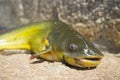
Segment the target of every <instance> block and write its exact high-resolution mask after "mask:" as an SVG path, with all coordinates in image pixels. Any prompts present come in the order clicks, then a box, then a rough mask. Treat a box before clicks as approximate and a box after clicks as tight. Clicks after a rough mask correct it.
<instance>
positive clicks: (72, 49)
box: [69, 44, 77, 51]
mask: <svg viewBox="0 0 120 80" xmlns="http://www.w3.org/2000/svg"><path fill="white" fill-rule="evenodd" d="M76 49H77V45H75V44H70V46H69V50H71V51H74V50H76Z"/></svg>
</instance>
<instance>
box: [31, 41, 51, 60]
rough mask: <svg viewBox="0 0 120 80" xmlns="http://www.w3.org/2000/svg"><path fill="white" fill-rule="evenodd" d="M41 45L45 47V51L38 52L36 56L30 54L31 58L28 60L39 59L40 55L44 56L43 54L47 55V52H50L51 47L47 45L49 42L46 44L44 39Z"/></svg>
mask: <svg viewBox="0 0 120 80" xmlns="http://www.w3.org/2000/svg"><path fill="white" fill-rule="evenodd" d="M43 44H44V45H45V49H44V50H42V51H40V52H39V53H37V54H32V56H31V57H30V60H32V59H34V58H37V57H39V56H40V55H41V54H44V53H47V52H50V51H51V46H50V45H49V42H48V40H47V39H44V40H43Z"/></svg>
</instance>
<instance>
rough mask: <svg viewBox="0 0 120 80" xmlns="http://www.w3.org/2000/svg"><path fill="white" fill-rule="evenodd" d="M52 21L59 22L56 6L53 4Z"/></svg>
mask: <svg viewBox="0 0 120 80" xmlns="http://www.w3.org/2000/svg"><path fill="white" fill-rule="evenodd" d="M52 19H53V20H59V17H58V10H57V4H53V6H52Z"/></svg>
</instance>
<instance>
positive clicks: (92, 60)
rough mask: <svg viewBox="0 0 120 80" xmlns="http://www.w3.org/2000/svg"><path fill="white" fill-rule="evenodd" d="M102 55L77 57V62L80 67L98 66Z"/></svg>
mask: <svg viewBox="0 0 120 80" xmlns="http://www.w3.org/2000/svg"><path fill="white" fill-rule="evenodd" d="M101 59H102V57H101V56H99V57H85V58H80V59H76V63H77V64H78V66H79V67H96V66H97V65H99V64H100V62H101Z"/></svg>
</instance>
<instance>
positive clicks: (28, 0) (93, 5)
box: [0, 0, 120, 51]
mask: <svg viewBox="0 0 120 80" xmlns="http://www.w3.org/2000/svg"><path fill="white" fill-rule="evenodd" d="M53 5H57V7H56V8H57V11H58V15H59V19H60V20H62V21H64V22H66V23H68V24H70V25H72V26H74V28H75V29H76V30H78V31H79V32H80V33H81V34H83V35H84V36H86V37H88V38H89V39H90V40H93V41H95V40H97V41H98V43H102V46H105V47H106V46H107V48H109V49H113V50H114V51H119V49H120V0H0V26H5V27H7V28H13V27H17V26H19V25H24V24H29V23H33V22H40V21H44V20H50V19H52V15H54V13H53V12H52V8H53ZM106 43H107V44H106Z"/></svg>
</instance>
